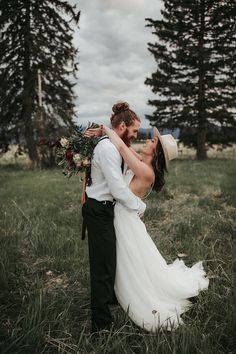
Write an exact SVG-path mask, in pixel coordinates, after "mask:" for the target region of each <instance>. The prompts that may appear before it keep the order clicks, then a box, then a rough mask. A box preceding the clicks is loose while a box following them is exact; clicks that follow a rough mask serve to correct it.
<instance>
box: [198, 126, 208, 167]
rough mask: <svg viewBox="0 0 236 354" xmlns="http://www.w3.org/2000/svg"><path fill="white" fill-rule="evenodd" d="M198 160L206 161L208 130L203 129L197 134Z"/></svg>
mask: <svg viewBox="0 0 236 354" xmlns="http://www.w3.org/2000/svg"><path fill="white" fill-rule="evenodd" d="M197 159H198V160H206V159H207V152H206V129H205V128H204V127H202V129H200V130H199V131H198V133H197Z"/></svg>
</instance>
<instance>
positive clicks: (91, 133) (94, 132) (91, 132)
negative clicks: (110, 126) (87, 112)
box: [84, 126, 103, 138]
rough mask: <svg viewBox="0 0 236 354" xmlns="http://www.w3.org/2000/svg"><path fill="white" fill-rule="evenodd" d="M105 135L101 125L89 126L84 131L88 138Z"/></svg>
mask: <svg viewBox="0 0 236 354" xmlns="http://www.w3.org/2000/svg"><path fill="white" fill-rule="evenodd" d="M102 135H103V131H102V126H100V127H99V128H89V129H86V130H85V132H84V136H86V138H93V137H95V136H96V137H100V136H102Z"/></svg>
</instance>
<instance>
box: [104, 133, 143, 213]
mask: <svg viewBox="0 0 236 354" xmlns="http://www.w3.org/2000/svg"><path fill="white" fill-rule="evenodd" d="M99 160H100V168H101V170H102V172H103V174H104V177H105V179H106V182H107V184H108V186H109V189H110V192H111V194H112V196H113V197H114V198H115V199H116V200H117V201H119V202H120V203H121V204H123V205H124V206H126V207H127V208H129V209H132V210H135V211H137V212H138V213H139V214H142V213H144V211H145V209H146V204H145V203H143V202H142V200H141V199H140V198H138V197H137V196H135V195H134V194H133V193H132V192H131V190H130V189H129V187H128V186H127V184H126V183H125V182H124V178H123V175H122V171H121V156H120V154H119V152H118V150H117V149H116V147H115V146H114V145H113V144H112V143H110V141H109V140H106V141H104V142H101V143H100V144H99Z"/></svg>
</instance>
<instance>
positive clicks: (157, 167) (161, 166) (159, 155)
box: [152, 140, 167, 193]
mask: <svg viewBox="0 0 236 354" xmlns="http://www.w3.org/2000/svg"><path fill="white" fill-rule="evenodd" d="M152 167H153V171H154V173H155V181H154V185H153V189H154V190H155V191H156V192H157V193H158V192H160V191H161V190H162V188H163V186H164V184H165V178H164V175H165V171H166V172H167V169H166V162H165V155H164V152H163V149H162V145H161V143H160V140H158V143H157V147H156V150H155V153H154V157H153V160H152Z"/></svg>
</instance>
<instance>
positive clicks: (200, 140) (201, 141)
mask: <svg viewBox="0 0 236 354" xmlns="http://www.w3.org/2000/svg"><path fill="white" fill-rule="evenodd" d="M204 33H205V0H201V2H200V31H199V42H198V50H199V67H198V69H199V80H198V103H197V108H198V129H197V130H198V133H197V154H196V157H197V159H199V160H205V159H207V152H206V109H205V68H204Z"/></svg>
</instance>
